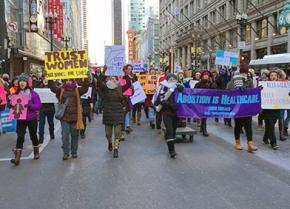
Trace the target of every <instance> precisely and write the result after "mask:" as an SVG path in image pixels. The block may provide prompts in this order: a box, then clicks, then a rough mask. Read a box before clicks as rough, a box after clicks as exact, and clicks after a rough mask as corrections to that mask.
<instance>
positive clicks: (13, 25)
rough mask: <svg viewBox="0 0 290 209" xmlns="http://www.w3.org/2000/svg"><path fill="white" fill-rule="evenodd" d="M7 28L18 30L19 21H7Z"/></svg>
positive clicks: (14, 31) (13, 30)
mask: <svg viewBox="0 0 290 209" xmlns="http://www.w3.org/2000/svg"><path fill="white" fill-rule="evenodd" d="M7 30H8V31H9V32H12V33H16V32H18V26H17V22H7Z"/></svg>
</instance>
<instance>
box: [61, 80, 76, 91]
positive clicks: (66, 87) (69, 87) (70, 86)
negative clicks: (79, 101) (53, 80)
mask: <svg viewBox="0 0 290 209" xmlns="http://www.w3.org/2000/svg"><path fill="white" fill-rule="evenodd" d="M62 88H63V89H64V90H66V91H73V90H75V89H76V88H77V82H76V81H73V82H72V83H71V84H68V83H64V84H63V85H62Z"/></svg>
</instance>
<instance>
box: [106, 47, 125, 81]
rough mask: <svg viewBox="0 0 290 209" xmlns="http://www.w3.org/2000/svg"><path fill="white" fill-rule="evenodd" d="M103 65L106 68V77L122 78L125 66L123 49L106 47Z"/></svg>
mask: <svg viewBox="0 0 290 209" xmlns="http://www.w3.org/2000/svg"><path fill="white" fill-rule="evenodd" d="M105 64H106V66H107V67H108V70H107V71H106V75H108V76H122V75H123V74H124V72H123V66H124V65H125V47H124V46H121V45H113V46H106V47H105Z"/></svg>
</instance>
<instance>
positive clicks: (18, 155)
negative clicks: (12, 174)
mask: <svg viewBox="0 0 290 209" xmlns="http://www.w3.org/2000/svg"><path fill="white" fill-rule="evenodd" d="M14 154H15V158H14V159H11V160H10V162H11V163H13V164H15V165H19V163H20V158H21V154H22V149H15V151H14Z"/></svg>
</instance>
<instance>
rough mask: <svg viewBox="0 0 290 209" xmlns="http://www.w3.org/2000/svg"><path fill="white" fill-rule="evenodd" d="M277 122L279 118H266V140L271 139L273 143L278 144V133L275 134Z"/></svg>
mask: <svg viewBox="0 0 290 209" xmlns="http://www.w3.org/2000/svg"><path fill="white" fill-rule="evenodd" d="M276 122H277V118H266V119H265V134H264V138H263V140H264V141H267V140H268V139H270V142H271V145H276V144H277V140H276V135H275V124H276Z"/></svg>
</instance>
